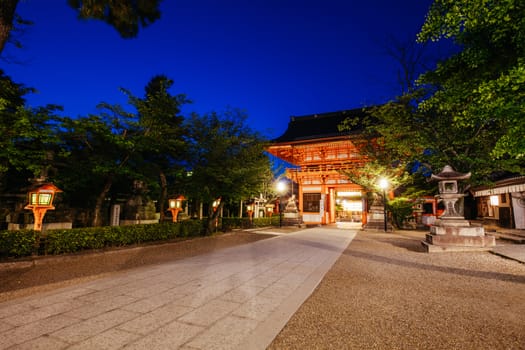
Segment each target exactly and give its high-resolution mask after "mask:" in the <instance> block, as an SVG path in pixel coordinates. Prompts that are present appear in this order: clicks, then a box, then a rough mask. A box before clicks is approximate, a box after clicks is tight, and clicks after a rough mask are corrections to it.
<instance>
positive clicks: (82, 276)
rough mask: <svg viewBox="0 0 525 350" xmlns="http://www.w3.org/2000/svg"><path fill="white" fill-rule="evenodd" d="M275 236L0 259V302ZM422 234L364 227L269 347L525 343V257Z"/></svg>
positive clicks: (230, 235)
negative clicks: (470, 249) (453, 247)
mask: <svg viewBox="0 0 525 350" xmlns="http://www.w3.org/2000/svg"><path fill="white" fill-rule="evenodd" d="M273 231H276V230H275V229H274V230H273ZM268 237H272V236H271V235H262V234H254V233H250V232H244V231H237V232H235V233H228V234H222V235H217V236H212V237H203V238H197V239H193V240H189V241H182V242H168V243H164V244H156V245H148V246H140V247H133V248H126V249H115V250H108V251H101V252H94V253H93V252H92V253H83V254H75V255H69V256H64V257H44V258H37V259H35V260H33V261H25V262H16V263H9V262H0V281H1V283H0V301H4V300H8V299H12V298H17V297H21V296H25V295H29V294H32V293H36V292H40V291H46V290H51V289H54V288H58V287H62V286H66V285H71V284H75V283H80V282H84V281H86V280H90V279H95V278H100V277H102V276H107V275H109V274H112V273H116V272H118V271H122V270H125V269H129V268H134V267H138V266H144V265H148V264H158V263H163V262H166V261H172V260H175V259H181V258H185V257H190V256H194V255H198V254H203V253H206V252H211V251H214V250H217V249H222V248H226V247H231V246H234V245H239V244H245V243H248V242H253V241H257V240H260V239H265V238H268ZM423 237H424V233H422V232H411V231H401V232H396V233H394V234H392V233H389V234H384V233H379V232H367V231H360V232H359V233H358V235H357V236H356V238H355V239H354V240H353V241H352V243H351V244H350V245H349V247H348V248H347V249H346V250H345V252H344V253H343V254H342V255H341V257H340V258H339V260H338V261H337V262H336V263H335V264H334V266H333V267H332V269H331V270H330V271H329V272H328V273H327V275H326V276H325V278H324V279H323V281H322V282H321V283H320V284H319V286H318V287H317V289H316V290H315V291H314V293H313V294H312V295H311V296H310V298H309V299H308V300H307V301H306V302H305V303H304V304H303V305H302V306H301V308H300V309H299V310H298V311H297V313H296V314H295V315H294V316H293V317H292V319H291V320H290V321H289V322H288V324H287V325H286V326H285V328H284V329H283V330H282V331H281V333H280V334H279V335H278V336H277V337H276V339H275V340H274V341H273V343H272V344H271V345H270V347H269V349H273V350H275V349H525V264H521V263H518V262H515V261H512V260H506V259H504V258H501V257H498V256H496V255H493V254H490V253H488V252H476V253H435V254H428V253H424V252H423V249H422V247H421V244H420V241H421V240H422V239H423Z"/></svg>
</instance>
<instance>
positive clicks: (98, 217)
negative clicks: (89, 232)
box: [92, 177, 113, 227]
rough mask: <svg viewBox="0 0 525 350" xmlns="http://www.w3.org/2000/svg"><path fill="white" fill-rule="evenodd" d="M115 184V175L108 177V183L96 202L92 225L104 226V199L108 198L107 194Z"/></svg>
mask: <svg viewBox="0 0 525 350" xmlns="http://www.w3.org/2000/svg"><path fill="white" fill-rule="evenodd" d="M112 185H113V177H108V178H107V179H106V184H105V185H104V188H103V189H102V192H100V194H99V195H98V197H97V202H96V204H95V212H94V215H93V223H92V225H93V226H94V227H98V226H102V207H103V206H104V201H105V200H106V196H107V194H108V192H109V190H110V189H111V186H112Z"/></svg>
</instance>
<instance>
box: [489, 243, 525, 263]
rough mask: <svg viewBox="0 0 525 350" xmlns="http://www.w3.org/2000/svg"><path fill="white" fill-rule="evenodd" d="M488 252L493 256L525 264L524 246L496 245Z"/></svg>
mask: <svg viewBox="0 0 525 350" xmlns="http://www.w3.org/2000/svg"><path fill="white" fill-rule="evenodd" d="M490 251H491V252H492V253H493V254H496V255H499V256H502V257H504V258H507V259H512V260H516V261H519V262H521V263H524V264H525V244H507V245H498V246H496V247H494V248H492V249H491V250H490Z"/></svg>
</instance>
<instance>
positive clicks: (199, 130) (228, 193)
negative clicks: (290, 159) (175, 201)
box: [186, 110, 270, 233]
mask: <svg viewBox="0 0 525 350" xmlns="http://www.w3.org/2000/svg"><path fill="white" fill-rule="evenodd" d="M246 117H247V116H246V115H245V114H244V113H242V112H239V111H237V110H234V111H228V112H226V113H225V114H224V115H219V114H217V113H215V112H213V113H210V114H206V115H203V116H199V115H197V114H192V115H191V117H190V118H189V119H188V120H187V129H188V143H189V145H190V152H189V154H188V155H189V158H188V168H189V170H190V174H191V176H190V177H188V187H187V188H186V193H188V195H189V196H190V197H191V198H192V199H196V200H198V201H199V202H201V203H205V204H207V207H208V226H207V230H208V232H209V233H211V232H213V230H214V227H215V226H214V223H215V220H216V219H217V217H218V215H219V213H220V211H221V209H222V207H223V206H224V205H225V203H238V202H239V201H241V200H243V199H246V198H249V197H250V196H253V195H254V194H258V193H259V192H262V191H263V187H264V183H265V176H266V175H267V174H268V169H269V168H270V163H269V159H268V157H266V155H265V154H264V146H265V139H264V138H263V137H262V136H261V135H260V134H259V133H257V132H255V131H253V130H251V129H250V128H249V127H248V126H247V125H246ZM218 198H220V199H221V202H220V204H219V207H218V208H216V210H214V208H213V205H212V204H213V202H214V201H215V200H216V199H218Z"/></svg>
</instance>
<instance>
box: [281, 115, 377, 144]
mask: <svg viewBox="0 0 525 350" xmlns="http://www.w3.org/2000/svg"><path fill="white" fill-rule="evenodd" d="M366 115H367V112H366V110H365V109H364V108H358V109H352V110H344V111H338V112H330V113H322V114H311V115H305V116H300V117H295V116H292V117H290V121H289V122H288V128H287V129H286V131H285V132H284V134H282V135H281V136H279V137H277V138H276V139H274V140H273V142H275V143H281V142H293V141H301V140H312V139H320V138H327V137H336V136H345V135H348V134H349V131H348V130H345V131H339V129H338V126H339V125H340V124H341V123H342V122H343V121H344V120H345V119H346V118H348V117H357V118H358V120H359V121H361V120H362V119H363V118H364V117H365V116H366ZM362 130H363V125H362V124H361V123H357V124H356V125H355V126H354V127H353V129H352V131H351V132H353V131H362ZM351 132H350V133H351Z"/></svg>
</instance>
